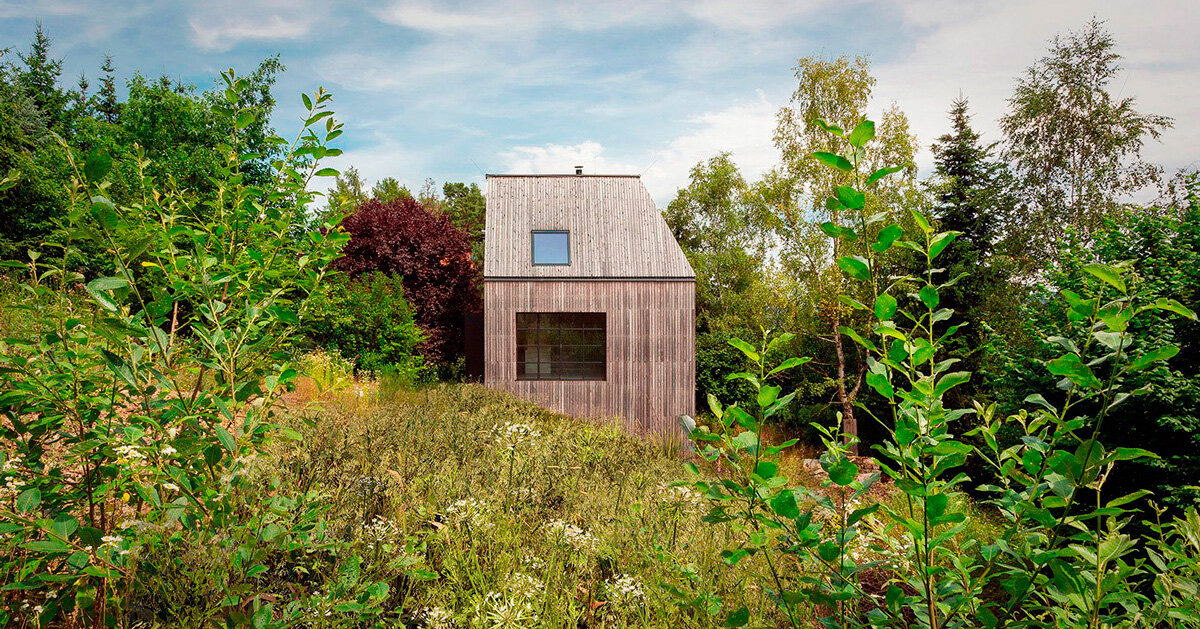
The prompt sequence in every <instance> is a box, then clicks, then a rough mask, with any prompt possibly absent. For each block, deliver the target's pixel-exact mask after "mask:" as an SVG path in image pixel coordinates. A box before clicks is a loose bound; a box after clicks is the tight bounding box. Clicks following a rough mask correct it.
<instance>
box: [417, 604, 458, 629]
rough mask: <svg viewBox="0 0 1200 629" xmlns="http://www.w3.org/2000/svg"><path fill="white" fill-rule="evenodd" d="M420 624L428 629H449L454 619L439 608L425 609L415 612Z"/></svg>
mask: <svg viewBox="0 0 1200 629" xmlns="http://www.w3.org/2000/svg"><path fill="white" fill-rule="evenodd" d="M417 616H418V617H419V619H420V620H421V622H422V623H423V624H424V625H425V626H426V627H428V628H429V629H449V628H450V627H451V626H452V625H451V623H452V622H453V620H454V617H453V616H451V615H450V612H448V611H446V610H444V609H442V608H441V607H425V608H423V609H421V610H420V611H418V612H417Z"/></svg>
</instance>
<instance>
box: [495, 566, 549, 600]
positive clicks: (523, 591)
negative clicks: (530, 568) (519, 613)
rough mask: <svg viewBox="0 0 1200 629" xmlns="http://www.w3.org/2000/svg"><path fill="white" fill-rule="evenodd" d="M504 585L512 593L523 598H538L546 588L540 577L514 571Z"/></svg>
mask: <svg viewBox="0 0 1200 629" xmlns="http://www.w3.org/2000/svg"><path fill="white" fill-rule="evenodd" d="M504 586H505V589H507V590H508V591H509V592H510V593H511V594H513V595H515V596H518V597H521V598H536V597H538V596H539V595H540V594H541V593H542V592H543V591H544V590H545V589H546V586H545V584H543V583H542V582H541V580H540V579H538V578H537V577H534V576H530V575H528V574H525V573H524V572H516V573H513V575H512V576H511V577H509V578H508V581H506V582H505V584H504Z"/></svg>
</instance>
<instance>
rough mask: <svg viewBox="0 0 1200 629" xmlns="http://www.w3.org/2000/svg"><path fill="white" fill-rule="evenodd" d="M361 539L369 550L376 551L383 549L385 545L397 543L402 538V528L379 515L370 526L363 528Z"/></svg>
mask: <svg viewBox="0 0 1200 629" xmlns="http://www.w3.org/2000/svg"><path fill="white" fill-rule="evenodd" d="M361 537H362V540H363V541H364V542H366V545H367V548H369V549H370V550H375V549H376V548H382V547H383V545H384V544H390V543H393V542H395V541H396V539H397V538H399V537H400V526H399V525H397V524H396V523H395V522H392V521H391V520H389V519H387V518H385V517H383V516H381V515H377V516H375V517H374V518H373V519H372V520H371V522H370V523H369V524H367V525H365V526H364V527H363V529H362V534H361Z"/></svg>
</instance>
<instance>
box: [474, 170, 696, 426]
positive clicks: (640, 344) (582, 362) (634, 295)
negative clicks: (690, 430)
mask: <svg viewBox="0 0 1200 629" xmlns="http://www.w3.org/2000/svg"><path fill="white" fill-rule="evenodd" d="M484 272H485V275H484V282H483V286H484V316H483V328H484V329H483V334H484V383H485V384H486V385H487V386H489V387H491V388H494V389H500V390H504V391H509V392H512V393H514V394H516V395H519V396H521V397H523V398H525V399H528V400H530V401H532V402H535V403H538V404H541V405H543V406H545V407H547V408H551V409H554V410H557V411H560V412H563V413H567V414H571V415H577V416H582V417H593V418H598V419H608V418H619V419H620V420H621V421H623V423H624V424H625V425H626V427H627V428H629V429H630V430H633V431H635V432H639V433H659V434H668V433H670V432H672V431H676V430H679V428H678V424H677V418H678V416H679V415H681V414H687V415H693V414H694V411H695V294H696V290H695V282H696V275H695V273H694V272H693V271H692V267H691V265H690V264H688V261H687V258H686V257H685V256H684V254H683V251H682V250H681V249H680V248H679V244H678V243H677V242H676V241H675V238H674V236H672V234H671V231H670V229H669V228H668V227H667V224H666V222H665V221H664V220H663V218H662V216H661V215H660V214H659V212H658V209H657V208H656V207H655V205H654V200H653V199H652V198H651V197H650V194H649V192H647V191H646V187H645V186H644V185H642V180H641V178H640V177H639V176H637V175H584V174H582V169H580V168H578V167H577V168H576V174H574V175H488V176H487V226H486V229H485V232H484Z"/></svg>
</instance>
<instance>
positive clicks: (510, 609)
mask: <svg viewBox="0 0 1200 629" xmlns="http://www.w3.org/2000/svg"><path fill="white" fill-rule="evenodd" d="M475 611H476V616H481V617H483V618H485V619H487V621H488V624H489V626H491V627H532V626H534V625H536V624H537V623H538V621H539V620H540V619H541V615H540V614H539V613H538V610H537V608H536V607H534V605H533V603H532V601H529V600H521V599H518V598H510V597H505V596H503V595H501V594H500V593H499V592H491V593H489V594H488V595H487V596H486V597H485V598H484V599H483V601H482V604H480V603H476V604H475Z"/></svg>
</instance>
